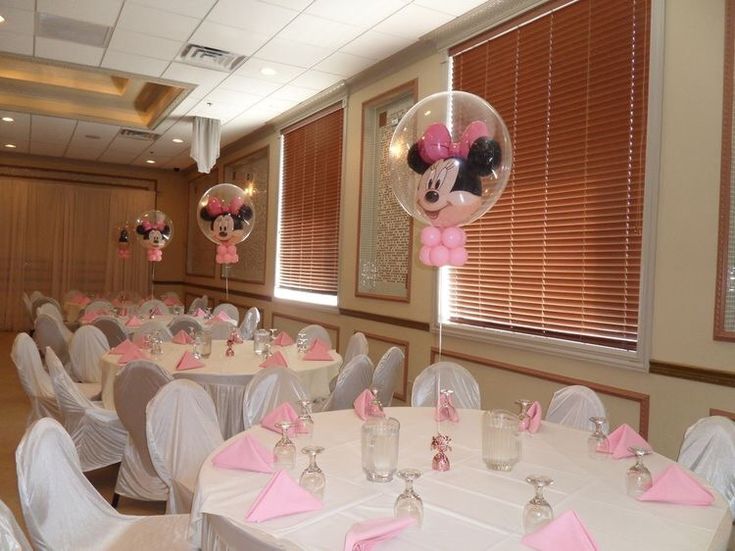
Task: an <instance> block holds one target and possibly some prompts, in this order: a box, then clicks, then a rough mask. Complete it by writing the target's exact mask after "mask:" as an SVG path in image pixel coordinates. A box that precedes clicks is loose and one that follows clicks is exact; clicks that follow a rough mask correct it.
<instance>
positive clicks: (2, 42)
mask: <svg viewBox="0 0 735 551" xmlns="http://www.w3.org/2000/svg"><path fill="white" fill-rule="evenodd" d="M0 50H1V51H3V52H10V53H11V54H21V55H33V35H32V34H15V33H4V32H0Z"/></svg>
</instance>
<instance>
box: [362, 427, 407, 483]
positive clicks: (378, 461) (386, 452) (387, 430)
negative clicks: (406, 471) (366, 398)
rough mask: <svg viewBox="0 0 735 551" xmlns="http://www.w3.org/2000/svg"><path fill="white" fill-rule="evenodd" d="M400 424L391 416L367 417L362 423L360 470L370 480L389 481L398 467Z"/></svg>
mask: <svg viewBox="0 0 735 551" xmlns="http://www.w3.org/2000/svg"><path fill="white" fill-rule="evenodd" d="M400 430H401V424H400V423H399V422H398V419H394V418H393V417H388V418H386V417H372V416H371V417H368V418H367V420H366V421H365V423H363V425H362V434H361V440H362V470H363V472H364V473H365V476H366V477H367V479H368V480H370V481H371V482H389V481H391V480H393V474H394V473H395V472H396V469H397V468H398V435H399V433H400Z"/></svg>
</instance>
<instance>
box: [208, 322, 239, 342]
mask: <svg viewBox="0 0 735 551" xmlns="http://www.w3.org/2000/svg"><path fill="white" fill-rule="evenodd" d="M208 327H209V330H210V331H211V332H212V338H213V339H214V340H218V341H224V340H227V338H228V337H229V336H230V333H232V330H233V329H235V327H234V326H233V325H232V324H231V323H230V322H227V321H215V322H214V323H210V324H208Z"/></svg>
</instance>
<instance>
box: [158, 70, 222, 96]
mask: <svg viewBox="0 0 735 551" xmlns="http://www.w3.org/2000/svg"><path fill="white" fill-rule="evenodd" d="M161 76H162V77H163V78H167V79H171V80H177V81H179V82H186V83H189V84H196V85H197V87H196V88H195V89H194V90H192V91H191V92H190V94H189V95H190V96H194V97H198V98H203V97H204V96H206V95H207V94H208V93H209V92H211V91H212V90H213V89H214V88H215V87H216V86H217V85H218V84H219V83H220V82H222V81H223V80H224V79H225V78H226V77H227V73H223V72H221V71H212V70H211V69H203V68H201V67H192V66H191V65H184V64H183V63H172V64H171V65H170V66H169V68H168V69H166V70H165V71H164V73H163V75H161Z"/></svg>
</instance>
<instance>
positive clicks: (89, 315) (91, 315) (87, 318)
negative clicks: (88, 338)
mask: <svg viewBox="0 0 735 551" xmlns="http://www.w3.org/2000/svg"><path fill="white" fill-rule="evenodd" d="M100 315H101V314H100V313H99V312H85V313H84V314H83V315H82V317H81V318H79V321H81V322H82V323H91V322H93V321H94V320H96V319H97V318H98V317H100Z"/></svg>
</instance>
